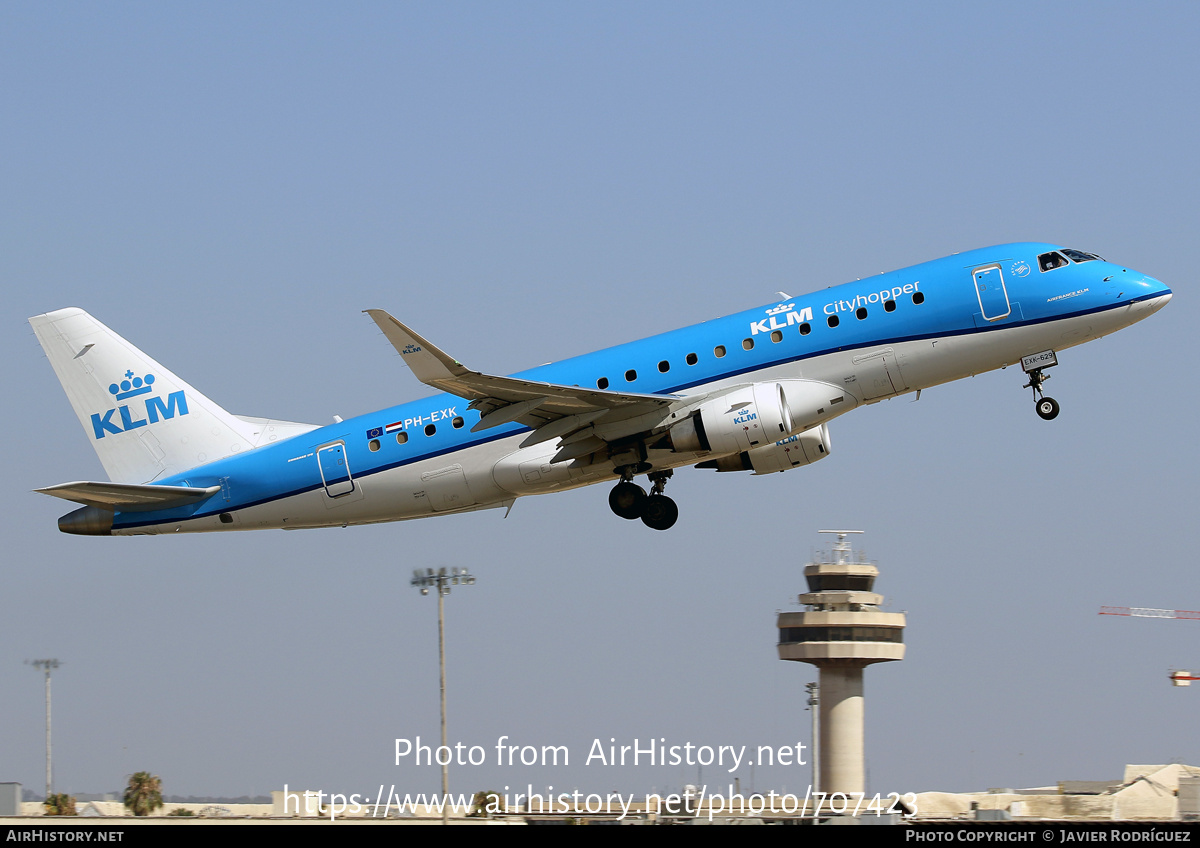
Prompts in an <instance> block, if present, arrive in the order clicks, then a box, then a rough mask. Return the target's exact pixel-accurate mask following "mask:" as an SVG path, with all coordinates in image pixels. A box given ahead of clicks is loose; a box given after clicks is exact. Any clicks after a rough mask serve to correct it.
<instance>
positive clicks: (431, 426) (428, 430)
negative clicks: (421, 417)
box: [425, 424, 437, 436]
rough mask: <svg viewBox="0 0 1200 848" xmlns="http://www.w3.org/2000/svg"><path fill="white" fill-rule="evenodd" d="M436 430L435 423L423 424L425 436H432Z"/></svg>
mask: <svg viewBox="0 0 1200 848" xmlns="http://www.w3.org/2000/svg"><path fill="white" fill-rule="evenodd" d="M436 432H437V425H436V424H426V425H425V435H426V436H432V435H433V434H434V433H436Z"/></svg>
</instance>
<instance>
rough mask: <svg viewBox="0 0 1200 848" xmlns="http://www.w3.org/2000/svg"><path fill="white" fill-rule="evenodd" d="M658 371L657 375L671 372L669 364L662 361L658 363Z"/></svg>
mask: <svg viewBox="0 0 1200 848" xmlns="http://www.w3.org/2000/svg"><path fill="white" fill-rule="evenodd" d="M658 370H659V373H661V374H666V373H667V372H668V371H670V370H671V363H670V362H667V360H665V359H664V360H663V361H662V362H660V363H658Z"/></svg>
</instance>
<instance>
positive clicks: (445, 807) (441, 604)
mask: <svg viewBox="0 0 1200 848" xmlns="http://www.w3.org/2000/svg"><path fill="white" fill-rule="evenodd" d="M412 585H413V586H416V587H417V588H419V589H420V590H421V594H422V595H428V594H429V590H430V588H434V589H436V590H437V595H438V666H439V669H440V673H441V691H442V750H443V751H448V750H449V748H448V747H447V745H446V602H445V597H446V596H447V595H449V594H450V587H451V586H452V585H453V586H474V585H475V578H474V577H473V576H472V575H471V574H469V573H468V572H467V570H466V569H465V568H452V569H450V571H449V572H447V571H446V569H445V567H444V566H443V567H442V568H439V569H438V570H437V571H436V572H435V571H434V570H433V569H432V568H427V569H425V573H421V569H419V568H417V569H414V570H413V579H412ZM449 798H450V758H449V757H448V756H447V757H446V758H445V762H443V763H442V824H449V823H450V805H449Z"/></svg>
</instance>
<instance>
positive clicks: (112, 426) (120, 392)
mask: <svg viewBox="0 0 1200 848" xmlns="http://www.w3.org/2000/svg"><path fill="white" fill-rule="evenodd" d="M152 391H154V375H153V374H146V375H145V376H143V377H138V376H135V375H134V373H133V371H126V372H125V379H123V380H122V381H121V382H119V383H112V384H110V385H109V387H108V393H109V394H110V395H112V396H113V400H129V399H131V398H136V397H138V396H140V395H145V394H150V392H152ZM143 403H144V411H143V410H142V409H139V410H137V411H136V412H135V411H132V410H131V409H130V406H129V404H127V403H123V404H121V405H120V406H117V407H114V408H113V409H110V410H108V411H107V412H105V413H104V414H103V415H101V414H100V413H98V412H94V413H92V432H93V433H95V435H96V438H97V439H103V438H104V437H105V436H106V435H108V434H109V433H112V434H114V435H115V434H119V433H127V432H128V431H130V430H136V429H137V428H138V427H145V426H146V425H147V424H157V423H158V422H159V421H162V420H165V419H167V418H174V417H175V416H176V415H187V414H188V407H187V397H186V396H184V393H183V390H182V389H181V390H179V391H177V392H171V393H170V394H169V395H167V399H166V401H163V399H162V398H160V397H155V396H151V397H148V398H146V400H145V401H144V402H143ZM139 414H141V415H144V417H135V416H136V415H139ZM114 415H117V416H119V418H120V423H119V424H118V423H117V422H115V421H113V416H114Z"/></svg>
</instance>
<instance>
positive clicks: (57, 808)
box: [42, 792, 78, 816]
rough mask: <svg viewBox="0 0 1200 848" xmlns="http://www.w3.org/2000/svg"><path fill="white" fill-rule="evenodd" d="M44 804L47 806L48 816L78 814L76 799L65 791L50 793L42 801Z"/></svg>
mask: <svg viewBox="0 0 1200 848" xmlns="http://www.w3.org/2000/svg"><path fill="white" fill-rule="evenodd" d="M42 806H43V807H45V808H46V815H48V816H74V815H78V813H76V812H75V799H74V798H73V797H72V796H70V795H68V794H67V793H65V792H60V793H58V794H57V795H50V796H49V797H47V798H46V800H45V801H43V802H42Z"/></svg>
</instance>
